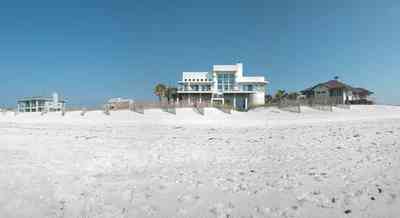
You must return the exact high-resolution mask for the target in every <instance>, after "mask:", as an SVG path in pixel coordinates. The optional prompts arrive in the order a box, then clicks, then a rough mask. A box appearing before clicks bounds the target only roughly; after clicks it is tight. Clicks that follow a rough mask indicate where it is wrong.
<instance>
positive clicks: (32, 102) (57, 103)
mask: <svg viewBox="0 0 400 218" xmlns="http://www.w3.org/2000/svg"><path fill="white" fill-rule="evenodd" d="M65 103H66V102H65V100H62V99H60V98H59V96H58V94H57V93H53V96H52V97H40V96H39V97H25V98H21V99H19V100H18V101H17V110H18V112H21V113H24V112H52V111H62V110H65Z"/></svg>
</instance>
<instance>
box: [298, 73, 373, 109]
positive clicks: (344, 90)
mask: <svg viewBox="0 0 400 218" xmlns="http://www.w3.org/2000/svg"><path fill="white" fill-rule="evenodd" d="M301 93H302V94H303V95H305V96H307V97H308V98H310V97H314V98H319V99H321V98H330V99H335V102H334V103H336V104H344V103H358V102H360V103H361V102H365V103H372V102H369V101H370V98H369V97H370V95H372V94H374V93H373V92H371V91H369V90H367V89H364V88H353V87H352V86H350V85H347V84H345V83H343V82H341V81H339V80H338V78H335V79H334V80H330V81H328V82H324V83H320V84H317V85H315V86H313V87H311V88H308V89H306V90H303V91H301Z"/></svg>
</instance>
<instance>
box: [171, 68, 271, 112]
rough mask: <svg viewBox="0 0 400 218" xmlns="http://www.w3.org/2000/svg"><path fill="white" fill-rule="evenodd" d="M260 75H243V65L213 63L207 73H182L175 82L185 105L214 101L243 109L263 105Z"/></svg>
mask: <svg viewBox="0 0 400 218" xmlns="http://www.w3.org/2000/svg"><path fill="white" fill-rule="evenodd" d="M268 83H269V82H268V81H267V80H265V78H264V77H263V76H243V64H242V63H237V64H235V65H214V66H213V68H212V70H211V71H210V72H183V73H182V80H181V81H179V82H178V84H179V86H178V101H180V102H184V103H186V104H189V105H190V104H199V103H204V102H205V103H213V104H226V105H232V106H233V108H234V109H237V110H246V109H248V108H249V106H255V105H263V104H265V92H266V86H267V84H268Z"/></svg>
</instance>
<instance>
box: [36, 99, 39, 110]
mask: <svg viewBox="0 0 400 218" xmlns="http://www.w3.org/2000/svg"><path fill="white" fill-rule="evenodd" d="M36 112H39V101H38V100H36Z"/></svg>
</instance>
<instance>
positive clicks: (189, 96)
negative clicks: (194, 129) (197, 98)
mask: <svg viewBox="0 0 400 218" xmlns="http://www.w3.org/2000/svg"><path fill="white" fill-rule="evenodd" d="M188 104H189V105H190V94H189V95H188Z"/></svg>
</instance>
